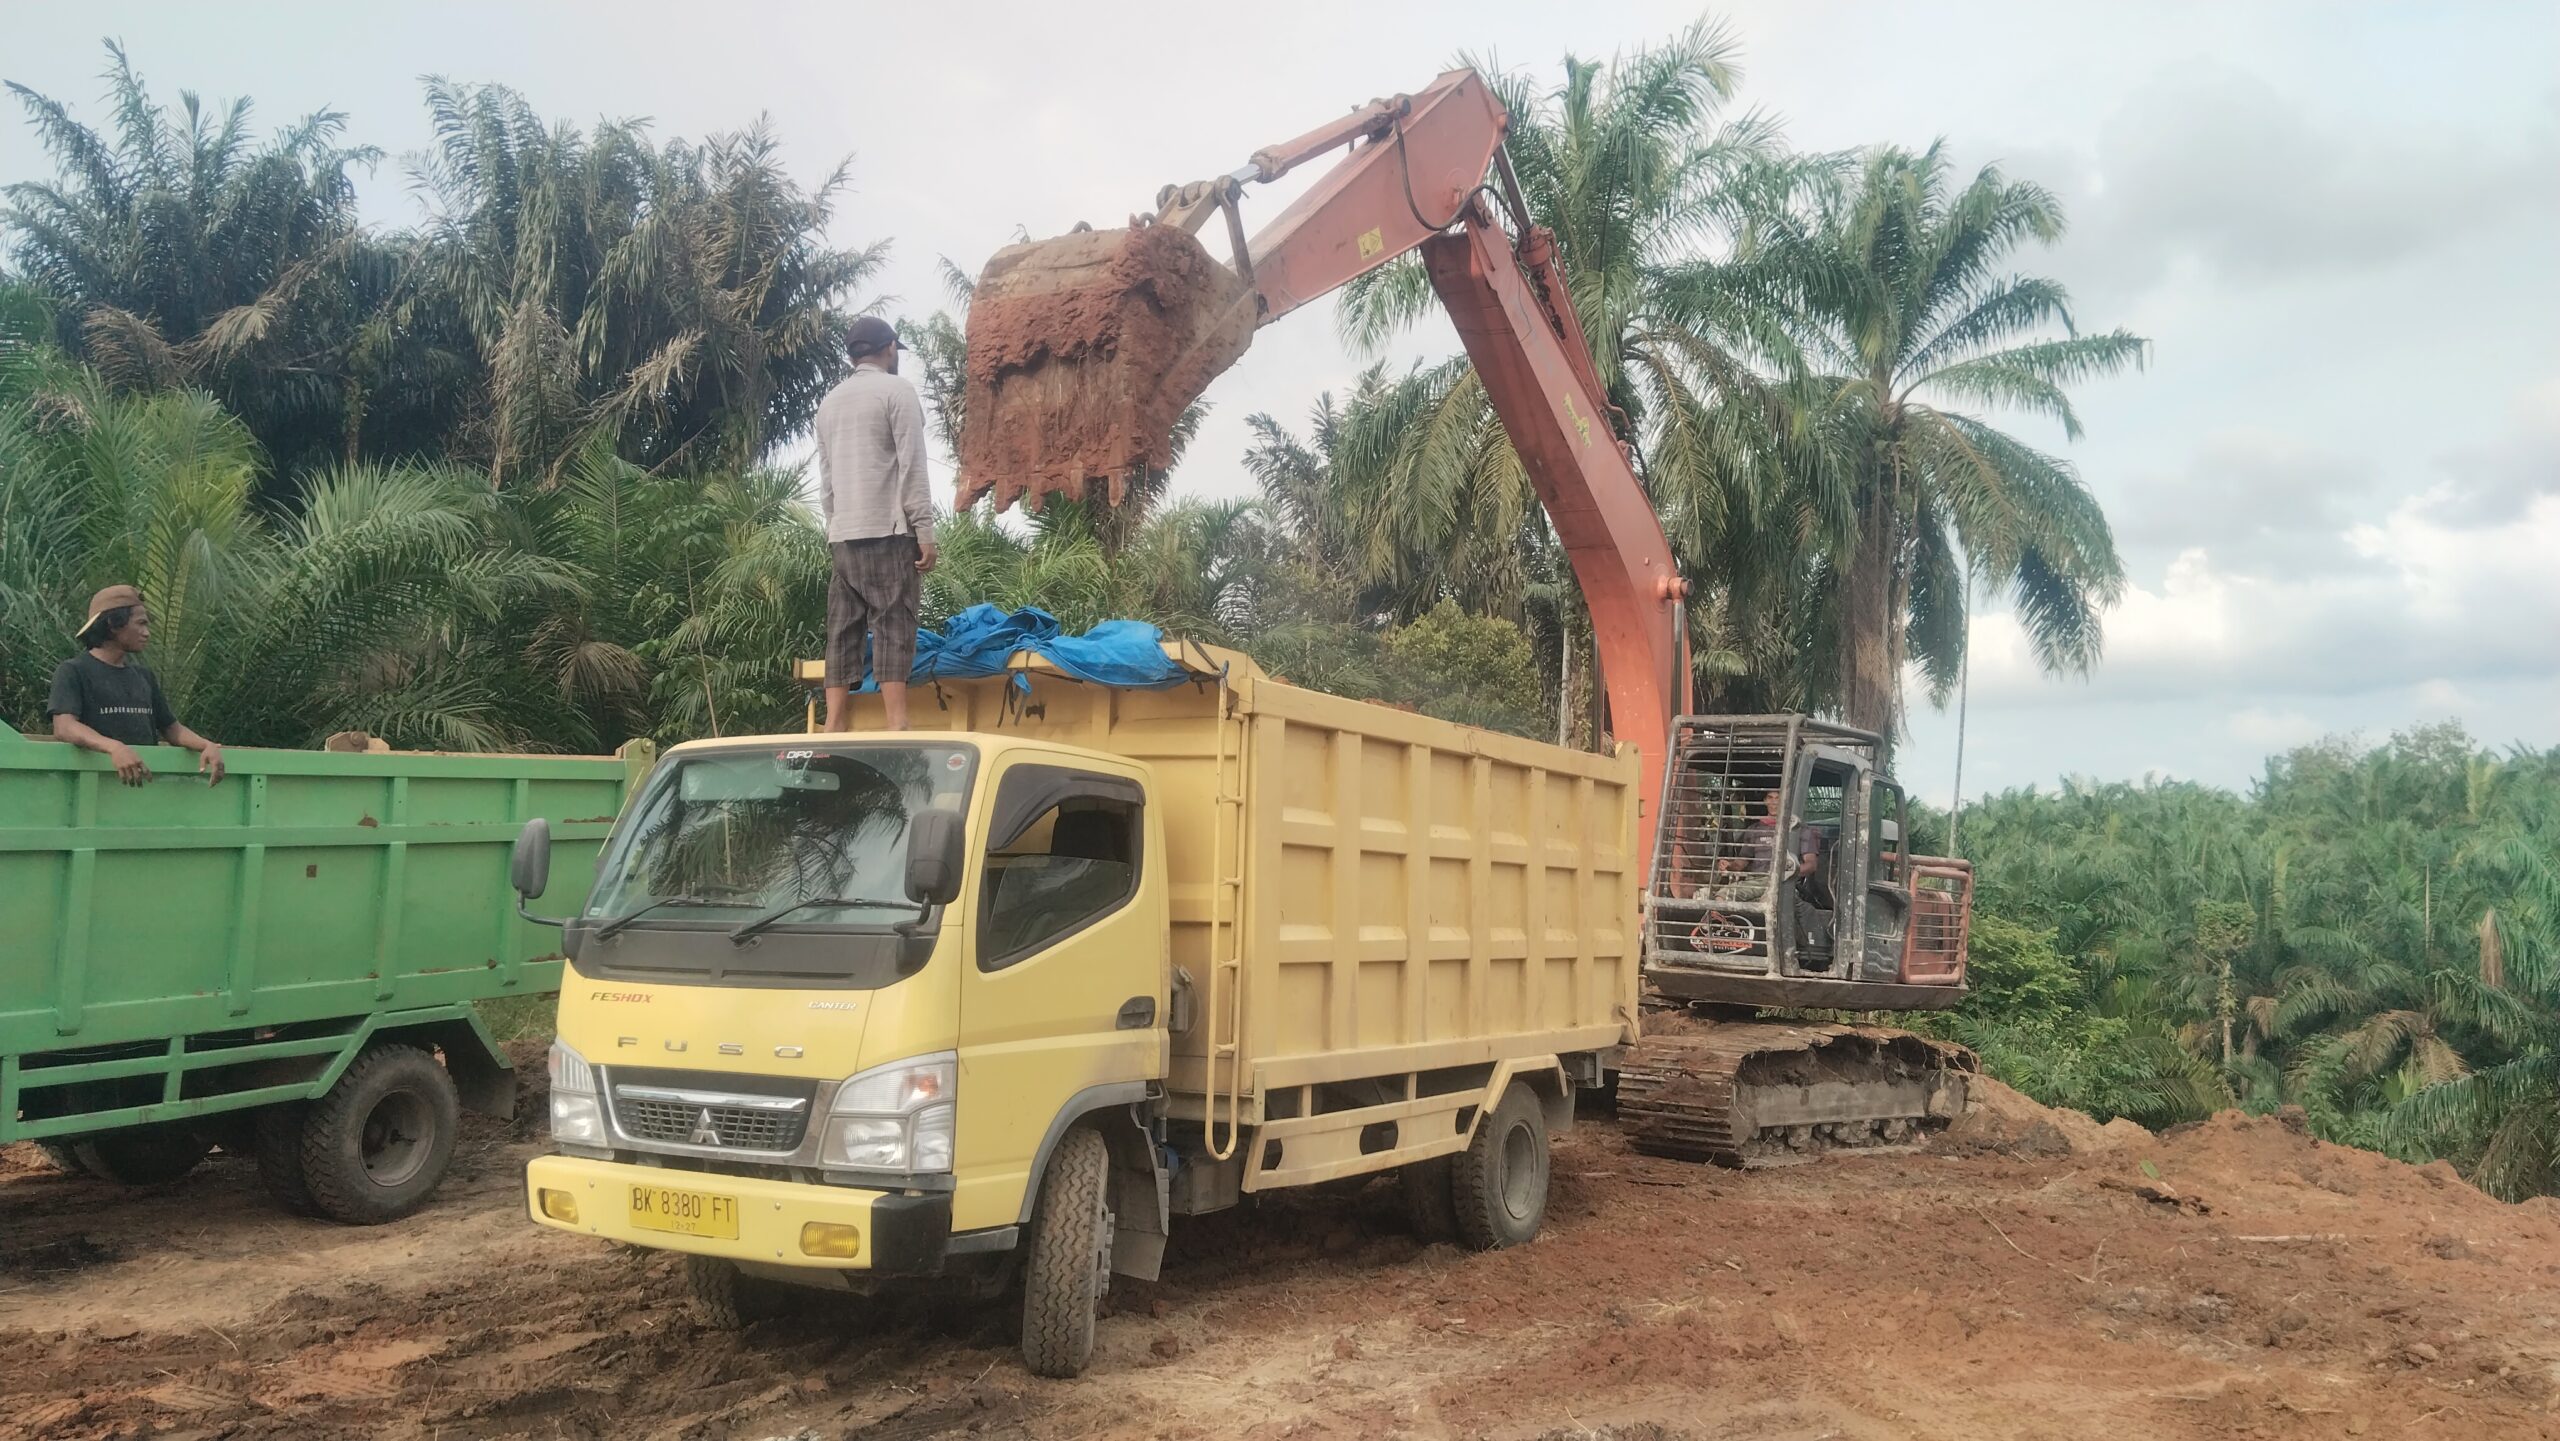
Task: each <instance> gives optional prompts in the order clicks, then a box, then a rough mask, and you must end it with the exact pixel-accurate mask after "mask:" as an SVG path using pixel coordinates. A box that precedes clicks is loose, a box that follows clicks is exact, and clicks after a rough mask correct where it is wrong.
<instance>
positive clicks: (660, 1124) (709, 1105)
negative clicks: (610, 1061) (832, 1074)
mask: <svg viewBox="0 0 2560 1441" xmlns="http://www.w3.org/2000/svg"><path fill="white" fill-rule="evenodd" d="M613 1121H614V1126H615V1128H616V1129H618V1130H620V1131H621V1132H622V1134H623V1135H624V1136H626V1137H628V1138H630V1139H631V1140H634V1141H641V1142H647V1143H651V1144H655V1145H662V1146H700V1147H706V1148H716V1149H719V1150H724V1151H763V1152H777V1153H778V1152H788V1151H792V1150H796V1149H798V1147H799V1145H800V1138H801V1136H802V1134H803V1133H804V1132H806V1131H807V1129H808V1125H809V1103H808V1102H807V1101H805V1100H800V1099H797V1098H794V1097H789V1096H742V1095H734V1094H727V1093H721V1092H712V1091H687V1090H675V1089H670V1088H667V1087H661V1086H616V1087H614V1088H613Z"/></svg>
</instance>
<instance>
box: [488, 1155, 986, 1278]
mask: <svg viewBox="0 0 2560 1441" xmlns="http://www.w3.org/2000/svg"><path fill="white" fill-rule="evenodd" d="M524 1182H525V1185H524V1193H525V1194H524V1204H525V1214H526V1215H528V1216H530V1217H531V1218H532V1219H533V1220H534V1222H535V1223H536V1224H539V1225H544V1226H549V1227H550V1228H552V1229H553V1230H555V1231H569V1232H574V1233H576V1234H579V1235H586V1236H602V1237H604V1238H605V1239H607V1240H611V1241H622V1242H626V1243H628V1244H630V1245H634V1246H651V1247H655V1248H657V1249H659V1250H662V1251H687V1252H691V1253H693V1254H695V1255H698V1256H718V1257H721V1258H723V1259H726V1260H731V1261H740V1262H754V1263H758V1264H762V1265H766V1266H777V1265H778V1266H810V1267H817V1268H820V1269H824V1270H830V1271H867V1272H871V1273H873V1274H875V1275H883V1276H926V1275H933V1274H935V1273H937V1272H939V1271H940V1270H941V1269H942V1262H943V1257H944V1256H945V1255H946V1254H947V1253H948V1252H949V1251H950V1249H951V1197H950V1196H949V1195H948V1194H927V1195H908V1194H902V1193H899V1192H894V1191H865V1190H857V1189H853V1188H849V1187H841V1186H812V1185H804V1184H802V1183H800V1182H797V1181H765V1180H751V1179H749V1178H747V1177H744V1176H722V1175H716V1174H713V1173H711V1172H707V1171H685V1170H677V1169H674V1168H671V1167H664V1166H630V1165H624V1164H622V1163H621V1162H618V1161H592V1160H588V1159H585V1158H584V1157H579V1156H537V1157H535V1158H534V1159H533V1160H532V1161H531V1162H530V1163H529V1164H527V1165H526V1167H525V1171H524ZM634 1186H673V1187H679V1188H682V1189H684V1190H688V1191H698V1192H702V1193H705V1194H708V1195H714V1196H726V1197H730V1198H732V1199H734V1200H735V1201H736V1202H737V1203H738V1236H737V1239H736V1240H730V1239H728V1238H726V1237H720V1236H686V1235H678V1234H675V1233H671V1232H667V1231H658V1230H652V1229H650V1228H648V1227H645V1226H637V1225H634V1224H632V1220H631V1200H630V1197H631V1188H632V1187H634ZM546 1189H547V1190H553V1191H565V1192H567V1193H568V1194H569V1196H570V1197H571V1198H572V1199H573V1200H575V1201H576V1202H577V1207H578V1219H577V1222H576V1224H574V1225H573V1224H570V1223H568V1222H564V1221H558V1220H554V1219H553V1218H551V1217H549V1216H546V1215H544V1214H543V1213H542V1206H541V1201H540V1197H541V1194H542V1192H543V1191H544V1190H546ZM813 1221H822V1222H828V1223H831V1224H834V1225H843V1226H852V1227H854V1228H856V1229H857V1230H858V1231H859V1232H860V1233H861V1241H860V1245H859V1248H858V1249H857V1250H856V1251H855V1253H854V1254H853V1255H852V1256H849V1257H843V1256H811V1255H808V1254H805V1253H804V1252H802V1250H801V1249H800V1228H801V1227H803V1226H805V1225H808V1224H809V1223H811V1222H813Z"/></svg>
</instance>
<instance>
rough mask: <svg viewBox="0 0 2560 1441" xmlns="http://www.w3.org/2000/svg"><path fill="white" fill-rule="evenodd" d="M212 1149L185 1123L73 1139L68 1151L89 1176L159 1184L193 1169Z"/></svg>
mask: <svg viewBox="0 0 2560 1441" xmlns="http://www.w3.org/2000/svg"><path fill="white" fill-rule="evenodd" d="M212 1149H213V1148H212V1147H211V1146H209V1145H207V1144H206V1143H205V1141H204V1138H203V1137H201V1136H198V1135H197V1134H196V1133H195V1132H194V1131H192V1130H190V1129H188V1128H187V1127H184V1126H136V1127H133V1128H132V1129H130V1130H124V1131H110V1132H108V1133H107V1134H105V1135H103V1136H92V1137H90V1138H89V1139H88V1140H85V1141H79V1142H75V1143H74V1144H73V1145H72V1148H71V1154H72V1155H73V1156H74V1157H76V1158H77V1159H78V1160H79V1162H80V1168H81V1169H82V1170H84V1171H87V1172H88V1173H89V1174H90V1175H92V1176H97V1177H99V1178H101V1179H104V1180H109V1181H114V1182H116V1183H117V1184H119V1185H125V1186H160V1185H166V1184H167V1183H169V1182H171V1181H174V1180H177V1179H178V1178H179V1177H181V1176H184V1175H186V1174H187V1173H188V1172H189V1171H192V1170H194V1169H195V1168H196V1164H197V1163H198V1162H200V1161H202V1160H203V1159H204V1157H205V1152H207V1151H210V1150H212Z"/></svg>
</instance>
